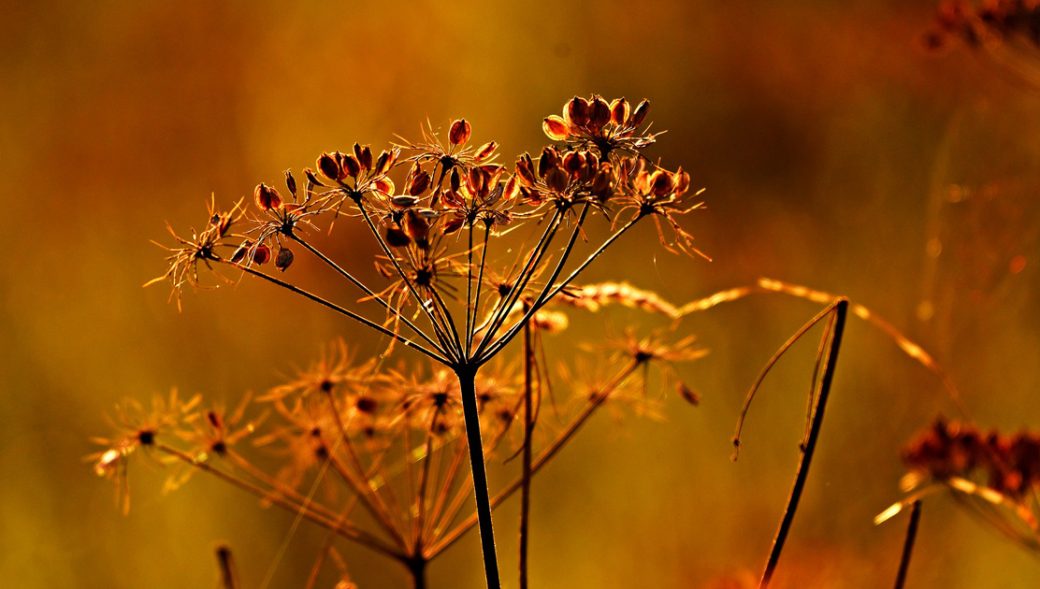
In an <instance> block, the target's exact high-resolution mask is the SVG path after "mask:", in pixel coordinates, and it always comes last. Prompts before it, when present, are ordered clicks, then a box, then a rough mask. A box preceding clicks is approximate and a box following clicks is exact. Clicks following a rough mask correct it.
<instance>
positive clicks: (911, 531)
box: [895, 500, 921, 589]
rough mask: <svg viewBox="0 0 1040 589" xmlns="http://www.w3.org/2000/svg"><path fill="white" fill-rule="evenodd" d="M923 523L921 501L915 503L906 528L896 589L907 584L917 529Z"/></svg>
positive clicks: (901, 588)
mask: <svg viewBox="0 0 1040 589" xmlns="http://www.w3.org/2000/svg"><path fill="white" fill-rule="evenodd" d="M920 522H921V501H920V500H917V501H914V504H913V508H912V510H911V511H910V523H908V524H907V526H906V540H905V541H904V542H903V556H902V557H901V558H900V559H899V572H898V573H897V574H896V584H895V589H903V586H904V585H905V584H906V573H907V571H908V570H909V569H910V557H911V556H913V552H914V540H916V539H917V527H918V525H919V524H920Z"/></svg>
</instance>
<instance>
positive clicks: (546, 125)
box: [542, 115, 570, 141]
mask: <svg viewBox="0 0 1040 589" xmlns="http://www.w3.org/2000/svg"><path fill="white" fill-rule="evenodd" d="M542 131H545V135H546V136H547V137H549V139H552V140H553V141H563V140H565V139H567V137H568V136H570V130H569V129H568V127H567V122H566V121H564V120H563V119H562V118H561V117H558V116H556V115H549V116H547V117H545V120H544V121H542Z"/></svg>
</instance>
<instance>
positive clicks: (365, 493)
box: [325, 392, 407, 550]
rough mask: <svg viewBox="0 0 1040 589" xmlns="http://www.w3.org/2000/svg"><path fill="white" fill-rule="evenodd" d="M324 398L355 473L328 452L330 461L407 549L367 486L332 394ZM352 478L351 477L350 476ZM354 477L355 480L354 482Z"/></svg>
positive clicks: (391, 521)
mask: <svg viewBox="0 0 1040 589" xmlns="http://www.w3.org/2000/svg"><path fill="white" fill-rule="evenodd" d="M325 398H326V399H327V400H328V402H329V411H330V412H331V413H332V416H333V420H334V421H335V423H336V428H337V429H338V430H339V435H340V442H341V444H340V445H342V446H343V447H344V448H346V450H347V456H349V457H350V461H351V463H352V464H353V466H354V468H355V469H356V471H357V472H356V473H350V472H349V470H347V469H346V467H344V466H342V465H341V464H340V463H339V460H338V459H337V458H336V456H335V454H334V453H332V452H330V453H329V457H330V458H331V459H332V464H333V466H335V467H336V470H337V471H339V472H340V474H341V475H342V476H343V478H344V479H345V480H346V481H347V484H349V485H350V486H351V487H352V488H353V489H354V492H355V494H356V495H357V497H358V499H359V500H360V501H361V504H362V505H364V506H365V508H366V509H368V511H369V512H370V513H371V514H372V517H373V518H374V519H375V520H376V521H377V522H378V523H379V525H380V527H382V528H383V529H384V530H385V531H386V533H388V534H390V536H391V537H392V538H394V539H395V540H396V541H397V543H398V544H399V545H400V547H401V549H402V550H404V549H406V548H407V542H406V541H405V537H404V533H402V532H401V531H400V530H399V529H398V528H397V526H396V525H395V520H394V518H393V516H391V515H390V510H389V508H388V507H387V506H386V503H385V502H383V500H382V497H380V496H379V493H377V492H376V490H375V489H373V488H372V486H371V485H369V484H368V476H367V471H366V469H365V467H364V465H363V464H361V459H360V458H359V457H358V455H357V452H356V451H355V450H354V444H353V443H352V442H351V441H350V436H348V435H347V428H346V426H345V425H344V424H343V417H342V416H341V415H340V413H339V407H338V406H337V405H336V399H335V398H333V396H332V393H331V392H330V393H326V394H325ZM352 474H353V475H354V476H351V475H352ZM355 477H356V479H357V480H355Z"/></svg>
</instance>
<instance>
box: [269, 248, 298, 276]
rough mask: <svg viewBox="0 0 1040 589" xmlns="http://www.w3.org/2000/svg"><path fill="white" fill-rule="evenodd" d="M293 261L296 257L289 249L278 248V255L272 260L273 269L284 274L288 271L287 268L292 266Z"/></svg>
mask: <svg viewBox="0 0 1040 589" xmlns="http://www.w3.org/2000/svg"><path fill="white" fill-rule="evenodd" d="M294 259H296V256H295V255H293V253H292V250H291V249H289V248H287V247H279V248H278V255H277V256H275V258H274V267H275V268H278V269H279V270H281V271H282V272H285V271H286V270H288V269H289V266H292V263H293V260H294Z"/></svg>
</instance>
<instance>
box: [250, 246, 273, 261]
mask: <svg viewBox="0 0 1040 589" xmlns="http://www.w3.org/2000/svg"><path fill="white" fill-rule="evenodd" d="M270 261H271V248H269V247H267V246H266V245H264V244H262V243H261V244H260V245H258V246H256V247H255V248H253V263H254V264H266V263H268V262H270Z"/></svg>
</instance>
